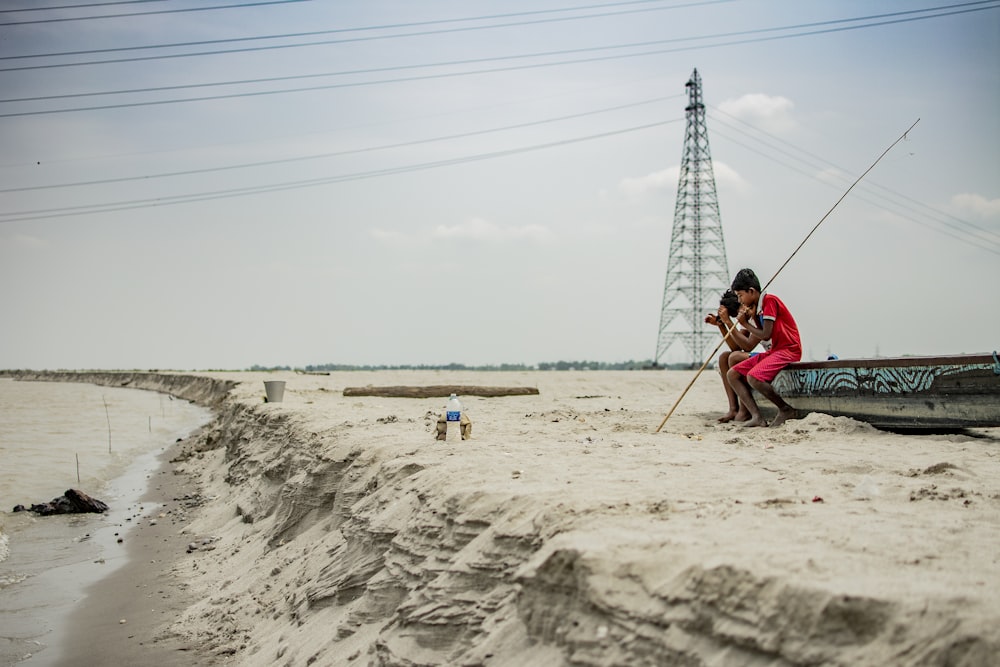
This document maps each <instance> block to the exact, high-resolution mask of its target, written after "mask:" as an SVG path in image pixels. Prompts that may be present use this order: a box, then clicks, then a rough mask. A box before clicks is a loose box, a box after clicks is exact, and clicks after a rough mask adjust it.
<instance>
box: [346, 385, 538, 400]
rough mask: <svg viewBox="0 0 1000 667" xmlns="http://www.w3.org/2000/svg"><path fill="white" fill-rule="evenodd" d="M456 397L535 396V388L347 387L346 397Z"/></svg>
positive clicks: (465, 386)
mask: <svg viewBox="0 0 1000 667" xmlns="http://www.w3.org/2000/svg"><path fill="white" fill-rule="evenodd" d="M452 394H455V395H456V396H535V395H537V394H538V389H537V388H535V387H480V386H477V385H464V384H439V385H430V386H425V387H373V386H371V385H368V386H367V387H346V388H345V389H344V396H382V397H386V398H437V397H439V396H441V397H444V398H447V397H448V396H451V395H452Z"/></svg>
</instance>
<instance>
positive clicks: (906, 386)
mask: <svg viewBox="0 0 1000 667" xmlns="http://www.w3.org/2000/svg"><path fill="white" fill-rule="evenodd" d="M772 385H773V386H774V388H775V390H776V391H777V392H778V394H779V395H781V397H782V398H784V399H785V400H786V401H788V403H789V404H791V405H792V407H794V408H795V410H796V411H797V412H798V414H799V416H800V417H801V416H805V414H806V413H809V412H822V413H825V414H829V415H834V416H843V417H851V418H852V419H857V420H860V421H864V422H868V423H869V424H871V425H873V426H876V427H878V428H886V429H906V430H910V429H930V430H934V429H961V428H973V427H994V426H1000V359H998V357H997V353H996V352H993V354H961V355H952V356H943V357H899V358H877V359H831V360H828V361H807V362H798V363H794V364H790V365H789V366H788V367H786V368H785V369H783V370H782V371H781V372H780V373H779V374H778V376H777V377H776V378H775V379H774V382H772ZM764 402H765V403H766V402H767V401H764Z"/></svg>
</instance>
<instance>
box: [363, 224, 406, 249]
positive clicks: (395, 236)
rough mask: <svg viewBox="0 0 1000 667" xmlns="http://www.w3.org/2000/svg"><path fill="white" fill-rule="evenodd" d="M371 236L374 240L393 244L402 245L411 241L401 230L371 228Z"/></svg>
mask: <svg viewBox="0 0 1000 667" xmlns="http://www.w3.org/2000/svg"><path fill="white" fill-rule="evenodd" d="M370 233H371V236H372V238H373V239H375V240H376V241H380V242H382V243H391V244H394V245H404V244H407V243H410V242H411V239H410V237H409V236H407V235H406V234H403V233H402V232H394V231H391V230H386V229H378V228H376V229H373V230H371V232H370Z"/></svg>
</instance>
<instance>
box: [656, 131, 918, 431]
mask: <svg viewBox="0 0 1000 667" xmlns="http://www.w3.org/2000/svg"><path fill="white" fill-rule="evenodd" d="M919 122H920V119H919V118H918V119H916V120H915V121H913V125H910V127H909V128H908V129H907V130H906V132H903V134H901V135H899V138H898V139H896V140H895V141H894V142H892V144H890V145H889V147H888V148H886V149H885V150H884V151H882V154H881V155H879V156H878V158H876V159H875V161H874V162H872V163H871V166H869V167H868V168H867V169H865V171H864V173H862V174H861V175H860V176H858V178H857V179H856V180H855V181H854V182H853V183H851V187H849V188H847V190H845V191H844V194H842V195H840V199H838V200H837V201H836V202H835V203H834V205H833V206H831V207H830V210H829V211H827V212H826V215H824V216H823V217H822V218H820V219H819V222H817V223H816V224H815V225H814V226H813V228H812V229H811V230H809V233H808V234H806V237H805V238H804V239H802V242H801V243H799V245H798V246H797V247H796V248H795V250H793V251H792V254H791V255H789V256H788V259H786V260H785V263H784V264H782V265H781V266H780V267H778V270H777V271H775V272H774V275H773V276H771V279H770V280H768V281H767V284H766V285H764V287H762V288H761V290H760V291H761V292H764V291H765V290H767V288H768V287H770V285H771V283H773V282H774V280H775V278H777V277H778V275H779V274H780V273H781V272H782V271H783V270H784V269H785V267H786V266H788V263H789V262H791V261H792V258H793V257H795V255H797V254H798V252H799V250H802V246H804V245H805V244H806V241H808V240H809V238H810V237H811V236H812V235H813V234H814V233H815V232H816V230H817V229H819V226H820V225H822V224H823V221H824V220H826V219H827V218H828V217H830V214H831V213H833V211H834V209H836V208H837V207H838V206H840V202H842V201H844V199H845V198H846V197H847V195H849V194H850V193H851V190H853V189H854V186H855V185H857V184H858V183H860V182H861V180H862V179H863V178H864V177H865V176H867V175H868V172H870V171H871V170H872V169H874V168H875V165H877V164H878V163H879V162H881V161H882V158H884V157H885V156H886V154H887V153H888V152H889V151H891V150H892V149H893V148H894V147H895V146H896V144H898V143H899V142H900V141H903V140H904V139H906V135H907V134H909V133H910V130H912V129H913V128H914V127H916V126H917V123H919ZM737 326H738V324H737V323H735V322H734V323H733V326H732V328H730V329H727V330H726V334H725V335H724V336H723V337H722V340H721V341H719V344H718V345H716V346H715V349H714V350H712V352H711V354H709V355H708V358H707V359H705V362H704V363H703V364H702V365H701V368H699V369H698V372H697V373H695V374H694V377H693V378H691V381H690V382H688V385H687V387H685V388H684V391H683V392H681V395H680V397H679V398H678V399H677V401H676V402H674V405H673V407H672V408H670V412H668V413H667V416H666V417H664V418H663V421H661V422H660V425H659V426H657V427H656V433H659V432H660V429H662V428H663V425H664V424H666V423H667V420H668V419H670V415H672V414H674V410H676V409H677V406H678V405H680V404H681V401H682V400H684V397H685V396H687V393H688V391H689V390H690V389H691V387H692V385H694V383H695V380H697V379H698V378H699V377H701V374H702V372H703V371H704V370H705V368H706V367H708V364H709V362H710V361H711V360H712V359H713V358H714V357H715V353H716V352H718V351H719V349H720V348H721V347H722V344H723V343H725V342H726V341H727V340H728V339H729V336H730V334H732V333H733V331H735V330H736V327H737Z"/></svg>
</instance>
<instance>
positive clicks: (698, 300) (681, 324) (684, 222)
mask: <svg viewBox="0 0 1000 667" xmlns="http://www.w3.org/2000/svg"><path fill="white" fill-rule="evenodd" d="M685 87H686V88H687V92H688V105H687V109H686V117H687V131H686V134H685V135H684V155H683V159H682V160H681V174H680V179H679V180H678V183H677V202H676V204H675V206H674V229H673V233H672V235H671V238H670V259H669V261H668V263H667V278H666V281H665V284H664V287H663V307H662V309H661V311H660V334H659V338H658V340H657V343H656V357H655V359H654V362H655V363H657V364H659V363H660V359H661V358H662V356H663V355H664V353H665V352H666V351H667V349H668V348H669V347H670V346H671V345H673V344H674V343H676V342H678V341H680V342H681V343H683V344H684V346H685V347H686V348H687V349H688V351H689V352H690V353H691V363H692V365H694V366H700V365H701V363H702V362H703V361H704V358H705V354H706V352H707V351H709V350H711V349H712V348H713V347H714V346H715V344H716V343H717V339H718V336H719V331H718V329H717V328H716V327H710V326H708V325H707V324H705V321H704V320H705V315H707V314H708V313H714V312H715V311H716V310H717V309H718V307H719V297H720V296H721V295H722V293H723V292H724V291H726V289H727V288H728V287H729V265H728V263H727V261H726V243H725V241H724V240H723V238H722V218H721V216H720V215H719V198H718V195H717V194H716V191H715V173H714V172H713V170H712V155H711V152H710V151H709V148H708V128H707V127H706V125H705V105H704V104H703V103H702V101H701V77H700V76H698V70H697V69H696V70H694V72H693V73H692V74H691V79H690V80H689V81H688V82H687V84H686V85H685Z"/></svg>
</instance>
